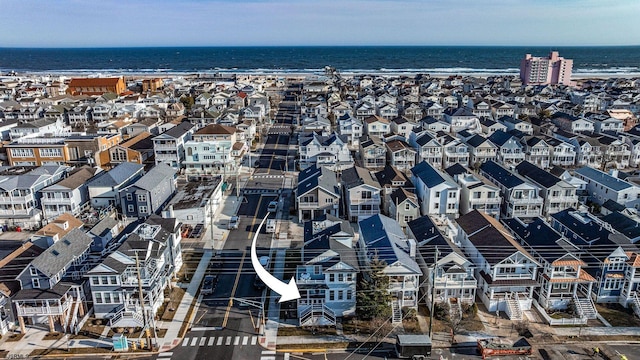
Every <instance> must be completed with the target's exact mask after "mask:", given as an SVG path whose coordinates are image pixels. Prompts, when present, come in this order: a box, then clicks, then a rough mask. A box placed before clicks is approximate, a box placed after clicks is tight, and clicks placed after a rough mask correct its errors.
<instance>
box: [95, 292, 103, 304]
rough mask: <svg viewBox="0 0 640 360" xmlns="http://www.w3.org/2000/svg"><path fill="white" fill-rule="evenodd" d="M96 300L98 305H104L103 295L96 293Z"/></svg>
mask: <svg viewBox="0 0 640 360" xmlns="http://www.w3.org/2000/svg"><path fill="white" fill-rule="evenodd" d="M95 298H96V299H95V302H96V304H102V293H96V294H95Z"/></svg>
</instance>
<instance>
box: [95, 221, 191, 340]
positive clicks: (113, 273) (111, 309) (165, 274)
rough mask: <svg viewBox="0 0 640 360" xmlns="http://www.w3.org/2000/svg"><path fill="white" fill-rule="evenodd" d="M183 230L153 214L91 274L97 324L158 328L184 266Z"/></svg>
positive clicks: (177, 224)
mask: <svg viewBox="0 0 640 360" xmlns="http://www.w3.org/2000/svg"><path fill="white" fill-rule="evenodd" d="M180 228H181V224H180V223H179V222H178V221H176V219H171V218H168V219H165V218H161V217H159V216H156V215H153V216H151V217H150V218H148V219H147V221H146V222H145V223H143V224H140V225H139V226H138V227H137V228H136V229H135V230H134V231H133V233H131V234H130V235H129V236H128V237H127V238H126V239H125V240H124V241H123V242H122V243H120V245H119V246H118V247H117V248H116V249H115V250H113V252H112V253H111V254H110V255H108V256H107V257H106V258H104V259H103V260H102V261H101V262H100V263H99V264H98V265H96V266H95V267H93V268H92V269H91V270H89V271H88V272H87V274H86V277H87V278H88V281H89V288H90V290H91V298H92V300H93V311H94V316H95V317H96V318H97V319H104V320H108V321H109V326H110V327H143V326H144V325H145V322H146V324H148V325H149V326H150V327H152V328H153V327H155V316H156V313H157V311H158V309H159V308H160V306H161V305H162V303H163V302H164V299H165V296H164V291H165V288H166V287H167V286H169V285H170V282H171V280H172V279H173V277H174V276H175V274H176V272H177V271H178V269H180V267H181V266H182V254H181V246H180V242H181V240H182V237H181V232H180ZM138 271H139V278H140V282H138ZM140 288H142V298H143V301H144V303H141V302H140V297H141V296H140V293H139V289H140Z"/></svg>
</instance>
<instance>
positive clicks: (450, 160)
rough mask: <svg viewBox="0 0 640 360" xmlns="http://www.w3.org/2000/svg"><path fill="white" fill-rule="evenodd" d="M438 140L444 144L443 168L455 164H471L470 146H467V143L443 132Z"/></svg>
mask: <svg viewBox="0 0 640 360" xmlns="http://www.w3.org/2000/svg"><path fill="white" fill-rule="evenodd" d="M438 142H440V143H441V144H442V149H443V153H442V168H443V169H446V168H448V167H450V166H452V165H455V164H460V165H462V166H469V147H467V144H465V143H463V142H462V141H461V140H460V139H456V138H454V137H452V136H451V135H449V134H441V135H440V136H438Z"/></svg>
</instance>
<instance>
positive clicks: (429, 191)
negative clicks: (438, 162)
mask: <svg viewBox="0 0 640 360" xmlns="http://www.w3.org/2000/svg"><path fill="white" fill-rule="evenodd" d="M411 181H412V182H413V185H414V186H415V189H416V195H417V196H418V198H419V199H420V203H421V214H422V215H446V216H449V217H452V218H455V217H457V216H458V204H459V202H460V187H459V186H458V184H456V182H455V181H454V180H453V179H452V178H451V177H450V176H449V175H448V174H446V173H443V172H441V171H439V170H437V169H435V168H434V167H433V166H431V165H429V164H428V163H426V162H424V161H423V162H421V163H419V164H418V165H416V166H415V167H413V168H412V169H411Z"/></svg>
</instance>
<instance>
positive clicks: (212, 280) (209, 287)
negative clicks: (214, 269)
mask: <svg viewBox="0 0 640 360" xmlns="http://www.w3.org/2000/svg"><path fill="white" fill-rule="evenodd" d="M216 280H217V278H216V276H215V275H207V276H205V277H204V281H203V282H202V289H201V290H200V293H201V294H202V295H209V294H213V288H214V286H215V285H216Z"/></svg>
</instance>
